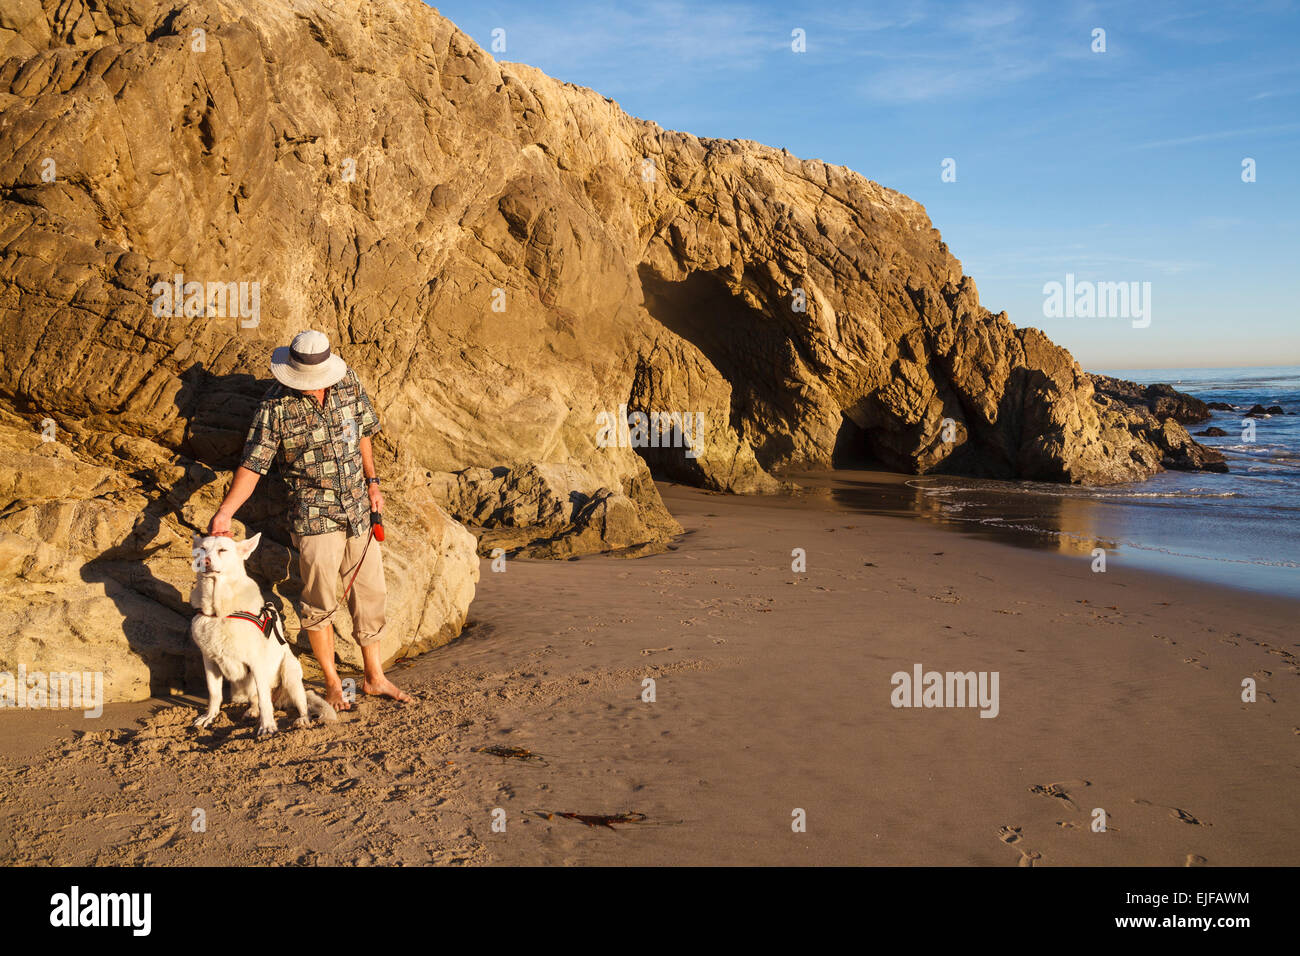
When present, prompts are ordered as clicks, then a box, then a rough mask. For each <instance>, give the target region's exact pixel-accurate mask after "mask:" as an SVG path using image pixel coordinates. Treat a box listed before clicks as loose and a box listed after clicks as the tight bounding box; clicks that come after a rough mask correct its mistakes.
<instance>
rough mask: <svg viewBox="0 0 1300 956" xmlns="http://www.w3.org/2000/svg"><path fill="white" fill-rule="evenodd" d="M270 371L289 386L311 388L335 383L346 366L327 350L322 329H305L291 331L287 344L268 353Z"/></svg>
mask: <svg viewBox="0 0 1300 956" xmlns="http://www.w3.org/2000/svg"><path fill="white" fill-rule="evenodd" d="M271 374H272V375H274V376H275V377H276V379H278V380H279V381H280V382H281V383H282V384H284V385H287V386H289V387H290V388H295V389H298V390H299V391H302V392H311V391H315V390H316V389H318V388H329V387H330V386H331V385H337V384H338V383H339V382H340V381H342V379H343V376H344V375H347V374H348V366H347V363H346V362H344V361H343V360H342V359H341V358H339V357H338V356H337V355H335V354H334V353H333V352H331V351H330V340H329V338H328V337H326V335H325V333H324V332H314V331H312V330H310V329H308V330H307V331H305V332H299V333H298V334H297V335H295V336H294V337H293V342H292V343H291V344H290V345H289V347H288V348H285V347H283V346H282V347H280V348H278V349H276V350H275V351H274V352H272V353H271Z"/></svg>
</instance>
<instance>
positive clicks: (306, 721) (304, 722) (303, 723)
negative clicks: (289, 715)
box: [293, 717, 311, 730]
mask: <svg viewBox="0 0 1300 956" xmlns="http://www.w3.org/2000/svg"><path fill="white" fill-rule="evenodd" d="M293 725H294V726H295V727H297V728H298V729H299V730H305V729H307V728H308V727H310V726H311V718H310V717H299V718H298V719H297V720H295V721H294V722H293Z"/></svg>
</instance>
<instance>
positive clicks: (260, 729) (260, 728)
mask: <svg viewBox="0 0 1300 956" xmlns="http://www.w3.org/2000/svg"><path fill="white" fill-rule="evenodd" d="M273 733H275V724H258V725H257V739H258V740H261V739H262V738H263V737H269V736H271V735H272V734H273Z"/></svg>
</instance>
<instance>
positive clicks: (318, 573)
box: [293, 531, 352, 710]
mask: <svg viewBox="0 0 1300 956" xmlns="http://www.w3.org/2000/svg"><path fill="white" fill-rule="evenodd" d="M346 540H347V536H346V535H345V534H344V533H343V532H342V531H332V532H330V533H328V534H309V535H298V534H295V535H294V536H293V543H294V547H296V548H297V549H298V571H299V573H300V574H301V576H302V597H301V598H300V599H299V600H300V607H299V610H298V614H299V616H300V617H301V618H302V621H303V628H304V630H306V631H307V639H308V640H309V641H311V652H312V654H314V655H315V656H316V662H317V663H318V664H320V669H321V673H322V674H323V675H324V677H325V702H326V703H328V704H329V705H330V706H331V707H333V708H334V709H335V710H351V709H352V705H351V703H349V702H348V701H346V700H344V699H343V682H342V681H341V680H340V679H339V672H338V669H337V668H335V666H334V625H333V624H331V623H330V622H329V621H325V620H324V618H325V616H326V615H328V614H329V613H330V612H331V611H333V610H334V608H335V607H336V606H337V598H336V594H337V593H338V573H339V571H338V569H339V561H340V560H341V559H342V557H343V553H344V551H345V550H346Z"/></svg>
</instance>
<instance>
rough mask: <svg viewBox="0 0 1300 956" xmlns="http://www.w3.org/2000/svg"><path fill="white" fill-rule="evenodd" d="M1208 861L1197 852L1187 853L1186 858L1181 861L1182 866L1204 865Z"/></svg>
mask: <svg viewBox="0 0 1300 956" xmlns="http://www.w3.org/2000/svg"><path fill="white" fill-rule="evenodd" d="M1209 862H1210V861H1209V860H1207V859H1206V858H1205V857H1203V856H1201V855H1200V854H1199V853H1189V854H1187V859H1186V861H1185V862H1184V863H1183V866H1205V864H1206V863H1209Z"/></svg>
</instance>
